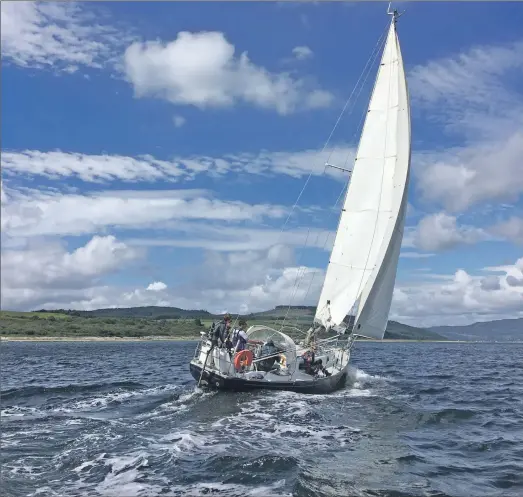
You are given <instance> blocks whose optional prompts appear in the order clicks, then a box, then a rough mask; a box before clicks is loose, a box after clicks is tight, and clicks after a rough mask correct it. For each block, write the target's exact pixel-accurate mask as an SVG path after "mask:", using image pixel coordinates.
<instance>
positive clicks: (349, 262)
mask: <svg viewBox="0 0 523 497" xmlns="http://www.w3.org/2000/svg"><path fill="white" fill-rule="evenodd" d="M410 141H411V139H410V109H409V102H408V91H407V83H406V79H405V72H404V68H403V60H402V57H401V51H400V46H399V41H398V37H397V33H396V23H395V16H394V18H393V21H392V23H391V26H390V29H389V32H388V36H387V41H386V44H385V47H384V50H383V55H382V59H381V63H380V66H379V69H378V75H377V77H376V82H375V85H374V89H373V92H372V96H371V100H370V103H369V108H368V112H367V116H366V119H365V124H364V126H363V131H362V135H361V138H360V143H359V147H358V152H357V155H356V161H355V165H354V169H353V174H352V178H351V181H350V185H349V188H348V190H347V195H346V197H345V202H344V205H343V210H342V214H341V216H340V222H339V226H338V230H337V233H336V239H335V242H334V247H333V250H332V254H331V258H330V262H329V265H328V268H327V274H326V277H325V281H324V284H323V289H322V292H321V295H320V299H319V302H318V306H317V311H316V316H315V321H316V322H318V323H320V324H322V325H324V326H326V327H329V326H334V325H339V324H340V323H341V322H342V321H343V320H344V318H345V316H346V315H347V314H349V313H350V311H351V310H352V309H353V307H354V306H355V304H356V303H358V312H357V315H356V323H355V326H356V330H355V332H356V333H357V334H359V335H364V336H369V337H375V338H383V335H384V332H385V328H386V325H387V321H388V314H389V310H390V304H391V300H392V292H393V289H394V282H395V278H396V267H397V263H398V257H399V251H400V247H401V240H402V237H403V227H404V219H405V213H406V206H407V183H408V179H409V168H410Z"/></svg>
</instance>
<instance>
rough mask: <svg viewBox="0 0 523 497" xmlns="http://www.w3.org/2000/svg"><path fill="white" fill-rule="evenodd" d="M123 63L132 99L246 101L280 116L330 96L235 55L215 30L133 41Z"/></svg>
mask: <svg viewBox="0 0 523 497" xmlns="http://www.w3.org/2000/svg"><path fill="white" fill-rule="evenodd" d="M124 65H125V72H126V75H127V78H128V80H129V81H130V83H131V84H132V85H133V87H134V91H135V95H136V96H137V97H156V98H161V99H165V100H167V101H169V102H171V103H173V104H177V105H194V106H195V107H198V108H200V109H204V108H207V107H218V108H220V107H229V106H232V105H234V104H235V103H237V102H247V103H250V104H254V105H256V106H258V107H262V108H267V109H275V110H276V111H277V112H278V113H280V114H282V115H285V114H289V113H291V112H294V111H296V110H298V109H307V108H309V109H310V108H319V107H325V106H327V105H329V104H330V103H331V102H332V99H333V97H332V95H331V94H330V93H329V92H326V91H324V90H319V89H315V88H311V87H308V86H307V84H306V83H305V81H304V80H299V79H293V78H292V77H291V76H290V75H289V74H287V73H271V72H269V71H268V70H267V69H265V68H263V67H260V66H256V65H255V64H254V63H253V62H251V60H250V59H249V57H248V56H247V53H246V52H243V53H241V54H240V55H239V56H236V55H235V47H234V45H232V44H231V43H230V42H229V41H228V40H227V39H226V38H225V36H224V34H223V33H220V32H199V33H189V32H186V31H183V32H180V33H178V36H177V38H176V39H175V40H174V41H171V42H169V43H161V42H159V41H149V42H146V43H138V42H136V43H133V44H131V45H130V46H129V47H128V48H127V50H126V51H125V56H124Z"/></svg>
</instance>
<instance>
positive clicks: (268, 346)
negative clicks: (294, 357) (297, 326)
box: [258, 339, 280, 371]
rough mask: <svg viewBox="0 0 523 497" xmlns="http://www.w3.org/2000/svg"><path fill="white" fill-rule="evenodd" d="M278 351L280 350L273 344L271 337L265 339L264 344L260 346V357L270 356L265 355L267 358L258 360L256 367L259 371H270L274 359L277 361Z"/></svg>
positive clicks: (278, 358)
mask: <svg viewBox="0 0 523 497" xmlns="http://www.w3.org/2000/svg"><path fill="white" fill-rule="evenodd" d="M279 353H280V350H279V349H278V348H277V347H276V345H274V342H273V341H272V340H271V339H269V340H267V342H266V343H265V345H263V347H262V348H261V353H260V357H267V356H272V357H267V359H264V360H263V361H260V362H259V363H258V369H259V370H261V371H270V370H271V369H272V368H273V367H274V363H275V362H276V361H278V362H279V360H280V357H279V355H276V354H279Z"/></svg>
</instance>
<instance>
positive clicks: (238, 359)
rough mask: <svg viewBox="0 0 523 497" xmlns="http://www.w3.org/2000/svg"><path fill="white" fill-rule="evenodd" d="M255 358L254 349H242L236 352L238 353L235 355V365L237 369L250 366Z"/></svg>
mask: <svg viewBox="0 0 523 497" xmlns="http://www.w3.org/2000/svg"><path fill="white" fill-rule="evenodd" d="M253 359H254V355H253V353H252V351H250V350H248V349H246V350H240V351H239V352H236V355H235V356H234V367H235V368H236V370H237V371H238V370H240V369H241V368H242V367H244V366H247V367H249V366H250V365H251V364H252V360H253Z"/></svg>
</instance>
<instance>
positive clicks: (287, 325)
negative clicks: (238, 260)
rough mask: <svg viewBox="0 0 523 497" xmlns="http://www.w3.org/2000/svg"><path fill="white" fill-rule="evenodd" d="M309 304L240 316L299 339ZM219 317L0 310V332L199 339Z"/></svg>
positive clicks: (406, 331)
mask: <svg viewBox="0 0 523 497" xmlns="http://www.w3.org/2000/svg"><path fill="white" fill-rule="evenodd" d="M314 313H315V308H314V307H310V306H291V307H290V308H289V307H288V306H277V307H276V308H275V309H271V310H268V311H263V312H256V313H252V314H248V315H246V316H243V317H244V318H245V319H246V320H247V322H248V324H249V325H252V324H264V325H267V326H271V327H274V328H276V329H280V327H281V326H282V325H283V326H284V328H283V330H282V331H283V332H284V333H287V334H289V335H290V336H292V337H293V338H298V337H303V332H305V331H306V330H307V329H308V328H309V326H310V324H311V322H312V319H313V316H314ZM221 317H222V316H220V315H213V314H211V313H209V312H208V311H205V310H186V309H179V308H176V307H156V306H149V307H129V308H115V309H97V310H94V311H76V310H66V309H58V310H52V311H47V310H45V309H41V310H39V311H35V312H10V311H2V312H0V333H1V334H2V335H18V336H64V337H66V336H77V337H80V336H101V337H113V336H114V337H147V336H165V337H187V338H198V337H199V335H200V332H201V331H204V330H207V329H208V327H209V326H210V324H211V323H212V321H213V320H219V319H221ZM384 338H386V339H402V340H446V338H444V337H442V336H441V335H439V334H438V333H436V332H434V331H430V330H426V329H422V328H416V327H413V326H407V325H404V324H401V323H397V322H395V321H389V325H388V328H387V331H386V332H385V337H384Z"/></svg>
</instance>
